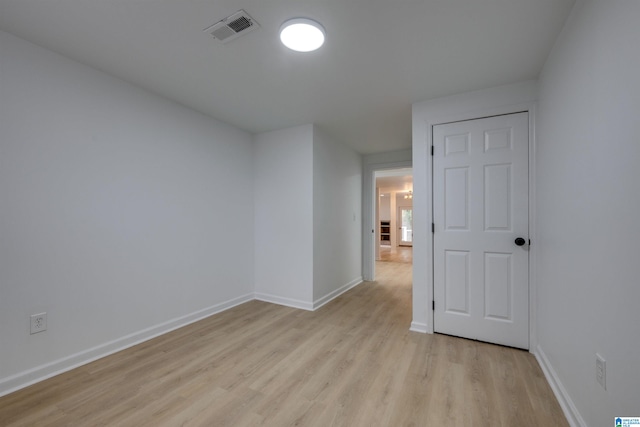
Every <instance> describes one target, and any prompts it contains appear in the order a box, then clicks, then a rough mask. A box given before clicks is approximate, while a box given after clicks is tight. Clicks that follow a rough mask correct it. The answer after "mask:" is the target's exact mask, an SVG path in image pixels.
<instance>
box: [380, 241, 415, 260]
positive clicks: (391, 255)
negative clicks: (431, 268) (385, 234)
mask: <svg viewBox="0 0 640 427" xmlns="http://www.w3.org/2000/svg"><path fill="white" fill-rule="evenodd" d="M380 261H391V262H403V263H409V264H410V263H412V262H413V247H411V246H382V245H381V246H380Z"/></svg>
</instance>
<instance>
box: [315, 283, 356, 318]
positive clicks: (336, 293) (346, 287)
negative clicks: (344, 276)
mask: <svg viewBox="0 0 640 427" xmlns="http://www.w3.org/2000/svg"><path fill="white" fill-rule="evenodd" d="M361 283H362V276H358V277H356V278H355V279H353V280H352V281H350V282H349V283H347V284H346V285H344V286H341V287H339V288H338V289H336V290H335V291H332V292H329V293H328V294H327V295H325V296H323V297H322V298H318V299H317V300H315V301H314V302H313V310H317V309H319V308H320V307H322V306H323V305H325V304H326V303H328V302H329V301H332V300H334V299H336V298H338V297H339V296H340V295H342V294H344V293H345V292H347V291H348V290H350V289H353V288H355V287H356V286H358V285H359V284H361Z"/></svg>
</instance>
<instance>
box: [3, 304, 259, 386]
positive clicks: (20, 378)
mask: <svg viewBox="0 0 640 427" xmlns="http://www.w3.org/2000/svg"><path fill="white" fill-rule="evenodd" d="M251 300H253V293H251V294H247V295H242V296H239V297H237V298H233V299H231V300H228V301H225V302H222V303H220V304H216V305H213V306H211V307H208V308H205V309H202V310H198V311H196V312H193V313H190V314H187V315H185V316H181V317H177V318H175V319H172V320H169V321H167V322H163V323H160V324H158V325H155V326H152V327H150V328H147V329H143V330H141V331H138V332H134V333H133V334H130V335H127V336H124V337H122V338H118V339H116V340H113V341H110V342H107V343H104V344H101V345H98V346H95V347H93V348H90V349H87V350H84V351H81V352H79V353H75V354H72V355H70V356H67V357H64V358H62V359H58V360H54V361H53V362H50V363H47V364H44V365H41V366H37V367H35V368H32V369H29V370H27V371H24V372H20V373H18V374H15V375H12V376H10V377H7V378H2V379H0V396H4V395H7V394H9V393H13V392H14V391H17V390H20V389H22V388H25V387H27V386H30V385H31V384H35V383H37V382H40V381H43V380H46V379H47V378H51V377H54V376H56V375H59V374H61V373H63V372H67V371H70V370H71V369H74V368H77V367H79V366H82V365H86V364H87V363H90V362H93V361H94V360H97V359H100V358H102V357H105V356H109V355H110V354H113V353H117V352H119V351H121V350H124V349H126V348H129V347H133V346H134V345H137V344H140V343H142V342H145V341H148V340H150V339H152V338H155V337H157V336H160V335H163V334H166V333H167V332H171V331H173V330H175V329H178V328H181V327H183V326H186V325H189V324H191V323H194V322H197V321H198V320H202V319H204V318H205V317H209V316H212V315H214V314H216V313H220V312H221V311H224V310H228V309H230V308H231V307H235V306H237V305H240V304H243V303H245V302H247V301H251Z"/></svg>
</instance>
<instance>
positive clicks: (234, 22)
mask: <svg viewBox="0 0 640 427" xmlns="http://www.w3.org/2000/svg"><path fill="white" fill-rule="evenodd" d="M259 27H260V26H259V25H258V23H257V22H256V21H255V19H253V18H252V17H251V16H249V14H248V13H247V12H245V11H244V10H239V11H237V12H236V13H234V14H233V15H231V16H228V17H226V18H225V19H223V20H221V21H218V22H216V23H215V24H213V25H212V26H210V27H208V28H205V30H204V31H206V32H208V33H209V34H211V35H212V36H213V37H214V38H216V39H217V40H220V41H221V42H222V43H228V42H230V41H231V40H235V39H237V38H238V37H240V36H242V35H245V34H247V33H249V32H251V31H253V30H255V29H256V28H259Z"/></svg>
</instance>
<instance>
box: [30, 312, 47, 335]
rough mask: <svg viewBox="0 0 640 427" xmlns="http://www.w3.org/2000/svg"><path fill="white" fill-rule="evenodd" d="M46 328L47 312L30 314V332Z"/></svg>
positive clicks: (34, 332) (35, 332)
mask: <svg viewBox="0 0 640 427" xmlns="http://www.w3.org/2000/svg"><path fill="white" fill-rule="evenodd" d="M46 330H47V313H38V314H32V315H31V334H37V333H38V332H42V331H46Z"/></svg>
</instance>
